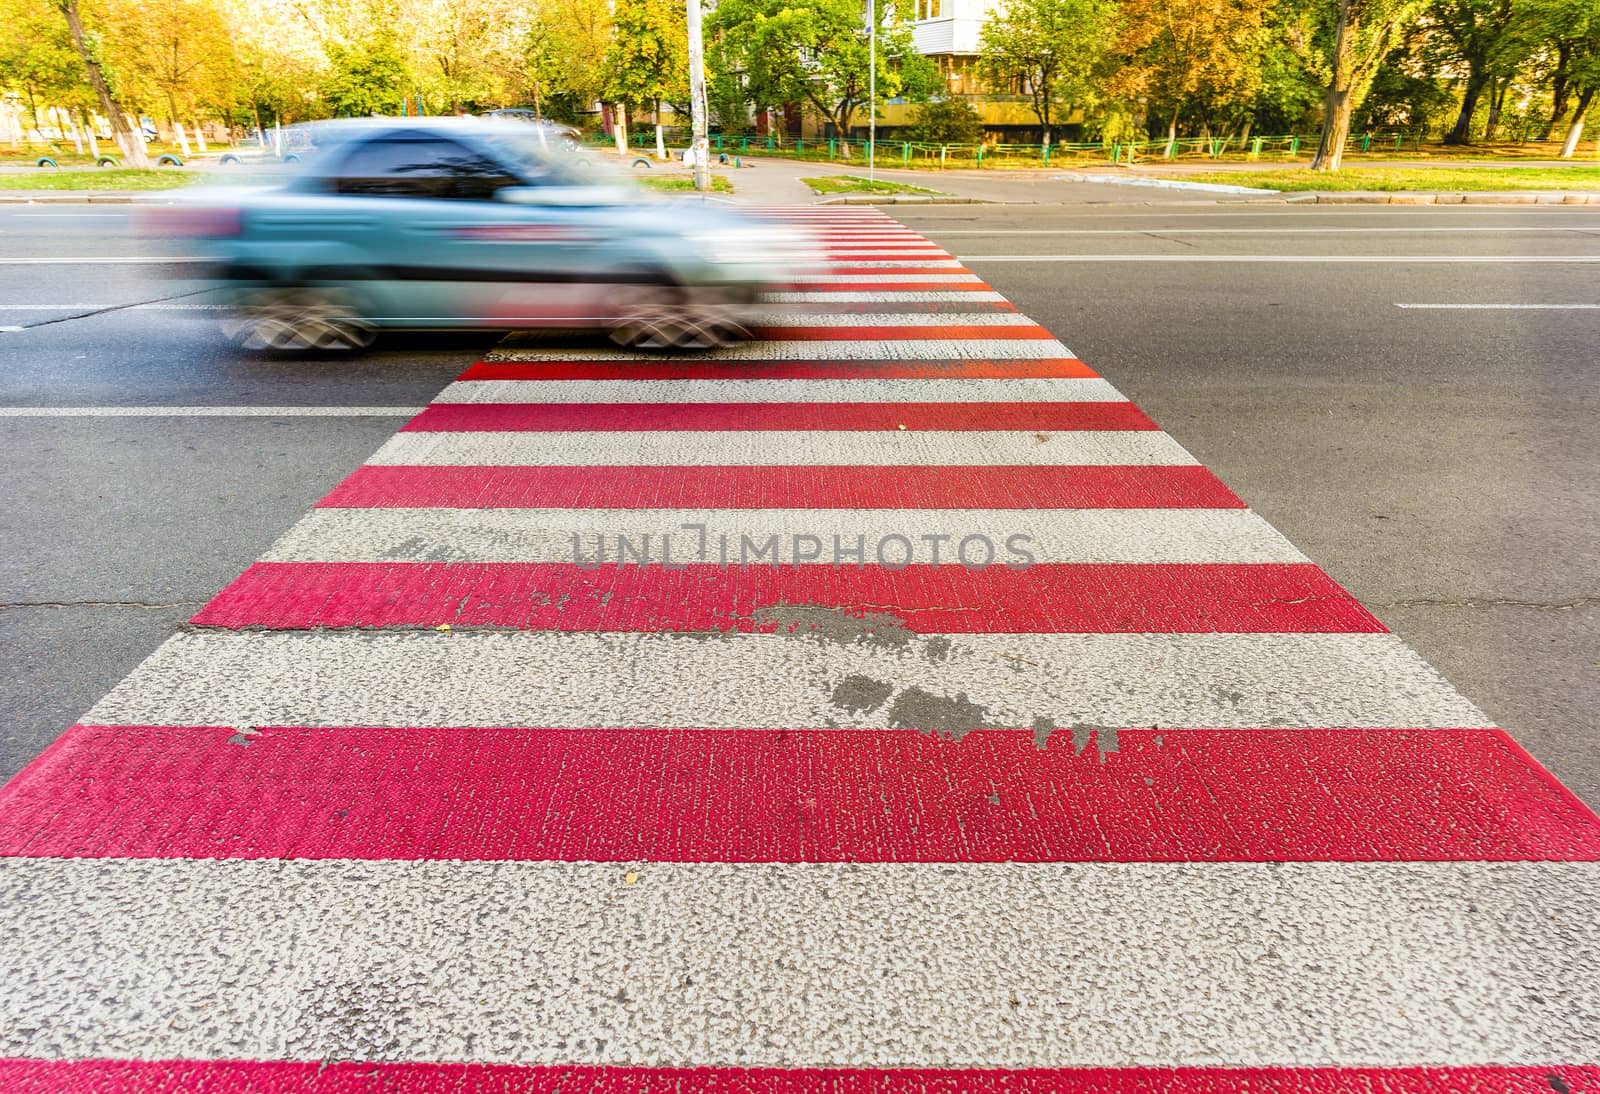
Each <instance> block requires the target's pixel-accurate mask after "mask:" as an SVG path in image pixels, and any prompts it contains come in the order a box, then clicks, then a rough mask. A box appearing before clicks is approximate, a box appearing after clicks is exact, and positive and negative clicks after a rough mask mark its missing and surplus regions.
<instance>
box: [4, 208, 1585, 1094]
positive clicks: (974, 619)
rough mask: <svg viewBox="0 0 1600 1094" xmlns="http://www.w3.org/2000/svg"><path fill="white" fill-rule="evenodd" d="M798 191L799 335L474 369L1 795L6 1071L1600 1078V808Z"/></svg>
mask: <svg viewBox="0 0 1600 1094" xmlns="http://www.w3.org/2000/svg"><path fill="white" fill-rule="evenodd" d="M771 215H772V216H774V217H776V218H777V219H779V220H780V221H783V222H785V223H787V224H791V225H798V226H801V227H805V228H808V229H811V230H813V231H814V232H816V233H817V234H818V237H819V241H820V244H821V246H822V247H823V248H824V250H825V251H826V253H827V254H828V255H829V258H830V262H831V265H829V266H828V267H826V268H825V269H823V268H819V269H818V270H817V271H816V272H803V273H802V274H800V275H798V276H797V278H796V280H795V283H793V284H791V285H788V286H786V287H785V288H784V289H783V291H782V292H779V293H774V294H772V297H771V300H770V303H771V305H772V306H773V308H774V312H773V314H772V315H771V316H768V317H766V330H765V332H764V333H766V334H767V335H769V338H768V339H767V340H765V341H760V342H753V343H750V344H747V345H743V346H739V347H734V348H731V349H727V350H721V351H716V352H710V353H703V354H690V355H685V356H679V357H670V358H661V357H648V358H646V357H640V356H638V355H632V354H629V353H626V352H623V351H612V350H597V349H584V350H576V351H575V350H572V349H570V348H562V349H559V350H556V349H539V348H518V347H517V346H515V345H508V346H507V347H506V348H504V349H502V350H500V351H498V352H496V353H494V354H492V355H491V356H490V359H489V360H486V361H483V362H479V363H478V364H475V365H473V366H472V367H471V368H469V369H468V370H467V371H466V372H465V373H463V374H462V376H461V377H460V378H459V379H458V380H457V381H456V382H454V383H452V384H451V385H450V386H449V387H447V388H446V389H445V390H444V391H443V392H441V393H440V395H439V397H438V398H437V399H436V400H435V401H434V402H433V403H432V404H431V405H430V406H429V407H428V408H427V409H426V410H425V411H424V412H423V413H422V414H420V415H418V416H417V417H416V418H415V419H413V420H412V421H411V422H410V423H408V424H407V425H406V426H405V427H404V428H403V429H402V430H401V431H400V432H399V433H397V434H396V435H395V437H393V438H392V439H391V440H390V441H388V442H387V443H386V444H385V445H384V446H383V447H382V448H381V449H380V450H379V451H378V452H377V453H376V454H375V455H374V456H373V457H372V458H371V459H370V460H369V461H368V462H367V463H366V464H365V465H364V466H362V467H360V468H358V469H356V470H355V471H354V472H353V473H352V474H351V475H350V476H349V477H348V478H347V479H346V480H345V481H344V482H343V483H341V484H340V485H339V486H338V487H337V488H335V489H334V490H333V491H332V493H330V494H329V495H328V497H327V498H325V499H324V500H323V501H322V502H321V503H319V505H318V506H317V507H316V508H315V509H314V510H312V512H310V513H309V514H307V515H306V516H305V518H304V519H303V520H301V521H300V522H299V523H298V524H296V525H295V526H294V527H293V528H291V529H290V530H288V532H287V533H286V534H285V535H284V536H283V537H282V538H281V539H280V540H279V541H278V542H277V543H276V544H274V545H273V547H272V548H271V549H270V550H269V551H268V552H267V554H266V555H265V556H264V557H263V558H262V559H261V560H260V561H259V562H257V563H256V564H254V565H252V566H251V567H250V568H249V569H248V570H246V571H245V572H244V574H242V575H241V576H240V577H239V578H238V579H237V580H236V581H234V582H233V583H232V584H230V585H229V586H228V588H226V589H225V590H223V591H222V592H221V593H220V594H219V595H218V596H217V597H216V598H215V599H213V600H212V601H211V602H210V603H209V604H207V605H206V606H205V607H204V608H203V609H202V610H201V611H200V612H199V613H198V614H197V615H196V616H195V617H194V619H193V620H192V621H191V624H190V625H189V626H188V627H186V628H185V629H184V631H183V632H182V633H180V634H178V635H175V636H174V637H173V638H171V639H170V640H169V641H168V642H166V643H165V644H163V645H162V646H161V647H160V648H159V649H158V650H157V651H156V652H155V653H153V654H152V655H151V656H150V657H149V658H148V659H147V660H146V661H145V662H144V663H143V664H142V665H140V666H139V667H138V668H137V669H135V670H134V672H133V673H131V674H130V675H129V676H128V678H127V679H125V680H124V681H123V682H122V683H120V684H119V685H117V686H116V687H115V688H113V689H112V690H111V692H110V693H108V694H107V695H106V696H105V697H104V698H103V699H102V700H101V701H100V702H99V703H97V704H96V705H95V707H94V708H93V709H92V710H90V711H89V712H88V713H87V714H86V715H85V716H84V718H83V720H82V722H81V724H79V725H77V726H74V727H72V728H71V729H69V730H68V731H67V732H66V733H65V734H63V736H62V737H61V738H60V739H58V740H57V741H56V742H55V743H54V744H53V745H52V746H51V747H50V748H49V749H47V750H46V752H45V753H44V754H43V755H41V756H40V757H39V758H38V759H37V760H36V761H35V762H34V763H33V764H32V765H31V766H30V767H28V768H27V769H26V770H25V771H23V772H22V773H21V774H20V775H18V776H17V777H16V778H15V779H14V780H12V782H11V783H10V784H8V785H7V786H6V787H5V788H4V789H3V790H0V855H3V856H4V858H3V859H0V908H3V909H4V916H5V924H6V929H5V930H4V931H0V1090H4V1091H29V1092H32V1091H41V1092H42V1091H57V1090H83V1091H87V1090H132V1091H148V1092H156V1091H161V1092H177V1091H191V1090H203V1091H229V1092H241V1094H243V1092H254V1091H270V1092H273V1094H278V1092H287V1091H331V1092H339V1094H346V1092H356V1091H361V1092H368V1091H372V1092H376V1091H407V1092H412V1091H428V1090H443V1089H448V1090H451V1091H485V1092H487V1091H513V1090H516V1091H572V1090H603V1091H699V1090H720V1091H750V1092H758V1091H759V1092H775V1091H811V1090H826V1091H834V1092H839V1094H845V1092H850V1094H854V1092H857V1091H860V1092H867V1091H871V1092H876V1094H886V1092H899V1091H965V1090H984V1091H1101V1090H1110V1091H1126V1092H1133V1091H1168V1092H1174V1094H1223V1092H1230V1094H1242V1092H1246V1091H1248V1092H1261V1091H1271V1092H1280V1091H1281V1092H1284V1094H1288V1092H1290V1091H1295V1092H1299V1091H1316V1092H1322V1094H1345V1092H1352V1094H1353V1092H1363V1094H1372V1092H1375V1091H1385V1092H1388V1091H1417V1092H1422V1091H1440V1090H1450V1091H1457V1090H1459V1091H1482V1092H1490V1091H1494V1092H1499V1091H1530V1092H1531V1091H1549V1090H1556V1091H1581V1090H1589V1089H1597V1088H1600V934H1597V927H1600V865H1597V863H1600V820H1597V819H1596V817H1595V816H1594V814H1593V813H1591V812H1590V811H1589V810H1588V809H1587V808H1586V807H1585V806H1584V805H1583V804H1582V803H1581V802H1579V801H1578V800H1577V799H1576V798H1574V797H1573V796H1572V795H1571V794H1570V793H1569V792H1567V791H1566V790H1565V789H1564V788H1563V787H1561V786H1560V784H1559V783H1557V782H1556V781H1555V780H1554V779H1553V778H1552V777H1551V776H1550V775H1549V774H1548V773H1546V772H1545V771H1544V770H1543V769H1542V768H1540V767H1539V766H1538V764H1537V763H1535V762H1534V761H1533V760H1532V759H1530V758H1529V757H1528V756H1527V755H1526V754H1525V753H1524V752H1523V751H1522V750H1521V749H1520V748H1518V747H1517V746H1516V745H1515V744H1514V743H1513V742H1512V741H1511V739H1510V738H1509V737H1508V736H1507V735H1506V734H1504V733H1503V732H1501V731H1500V730H1498V729H1496V728H1494V727H1493V726H1492V725H1491V724H1490V723H1489V722H1488V721H1487V719H1486V718H1485V717H1484V715H1483V714H1482V713H1481V712H1480V711H1478V710H1477V709H1476V708H1475V707H1473V706H1472V704H1470V703H1469V702H1467V701H1466V700H1465V699H1463V698H1462V697H1461V696H1460V695H1459V694H1458V693H1457V692H1456V691H1455V690H1454V689H1453V688H1451V687H1450V685H1449V684H1448V683H1446V682H1445V681H1444V680H1443V679H1441V678H1440V677H1439V676H1438V674H1437V673H1435V672H1434V671H1433V670H1432V669H1431V668H1430V667H1429V666H1428V665H1427V664H1425V663H1424V662H1423V661H1422V660H1421V659H1420V658H1419V657H1418V656H1417V655H1416V654H1415V653H1414V652H1413V651H1411V650H1410V649H1409V648H1408V647H1407V646H1406V645H1405V644H1404V643H1402V642H1401V641H1400V640H1399V639H1398V638H1396V637H1395V636H1394V635H1392V634H1390V633H1388V632H1387V631H1386V630H1385V629H1384V627H1383V626H1382V624H1381V623H1380V622H1379V621H1378V620H1377V619H1376V618H1375V617H1373V616H1372V615H1371V614H1370V613H1369V612H1368V611H1366V609H1364V608H1363V607H1362V606H1361V605H1360V604H1359V603H1358V602H1357V601H1355V600H1354V598H1352V597H1351V596H1350V595H1349V594H1348V593H1346V592H1345V591H1344V590H1343V589H1341V588H1340V587H1339V586H1338V584H1337V583H1336V582H1334V581H1333V580H1332V579H1331V578H1329V577H1328V576H1327V575H1326V574H1325V573H1323V571H1322V570H1320V569H1319V568H1318V567H1317V566H1315V565H1314V564H1313V563H1311V562H1310V561H1308V560H1307V559H1306V558H1305V557H1304V556H1303V555H1302V554H1301V553H1300V552H1299V551H1297V550H1296V549H1295V548H1294V547H1293V546H1292V545H1291V544H1290V543H1288V542H1287V541H1286V540H1285V539H1284V538H1283V537H1282V536H1281V535H1280V534H1279V533H1277V532H1276V531H1275V530H1273V529H1272V528H1271V527H1270V526H1269V525H1268V524H1266V522H1264V521H1263V520H1261V518H1260V517H1258V516H1257V515H1256V514H1254V513H1253V512H1251V511H1250V510H1249V509H1248V508H1246V507H1245V505H1244V503H1243V502H1242V501H1241V500H1240V499H1239V498H1238V497H1236V496H1235V495H1234V494H1233V493H1232V492H1231V491H1230V490H1228V488H1227V487H1226V486H1225V485H1224V484H1222V483H1221V482H1220V481H1218V480H1217V479H1216V477H1215V476H1213V475H1212V474H1211V473H1210V472H1209V471H1207V470H1206V469H1205V468H1204V467H1201V466H1199V465H1198V464H1197V462H1196V461H1195V460H1194V459H1193V457H1192V456H1190V455H1189V454H1188V453H1187V452H1185V451H1184V450H1183V449H1182V448H1181V447H1180V446H1179V445H1178V444H1177V442H1176V441H1174V440H1173V439H1172V438H1171V437H1169V436H1168V435H1167V434H1166V433H1164V432H1162V431H1161V430H1160V429H1159V428H1158V427H1157V426H1156V425H1155V424H1154V423H1153V422H1151V421H1150V420H1149V419H1148V418H1147V417H1146V416H1145V415H1144V414H1143V413H1142V412H1141V411H1140V410H1139V409H1138V408H1137V407H1136V406H1134V405H1133V404H1132V403H1130V402H1129V401H1128V400H1126V399H1125V398H1124V397H1123V396H1122V395H1121V394H1120V393H1119V392H1118V391H1117V390H1116V389H1115V388H1114V387H1113V386H1112V385H1111V384H1109V383H1108V382H1107V381H1105V380H1104V379H1102V378H1101V377H1099V376H1098V375H1096V374H1095V373H1094V372H1093V371H1092V370H1090V369H1089V368H1088V367H1087V366H1086V365H1084V364H1083V362H1081V361H1079V360H1077V359H1076V358H1075V357H1074V356H1073V355H1072V353H1071V351H1070V350H1068V349H1067V347H1066V346H1064V345H1062V344H1061V343H1060V342H1059V341H1057V340H1056V338H1055V336H1054V335H1053V334H1051V333H1050V332H1048V331H1045V330H1044V329H1043V328H1041V327H1039V326H1038V325H1037V324H1034V323H1033V322H1032V321H1031V320H1029V319H1027V318H1026V317H1024V316H1021V315H1020V314H1018V313H1016V311H1015V309H1013V308H1012V307H1011V306H1010V305H1009V304H1008V303H1007V302H1005V301H1004V299H1003V298H1002V297H1001V296H1000V295H999V294H998V293H996V292H995V291H994V290H993V289H992V288H990V287H989V286H988V285H986V284H984V283H983V282H982V281H981V280H980V279H979V278H977V277H976V276H974V275H972V274H970V273H968V272H967V271H965V270H964V269H962V268H961V267H960V264H959V263H958V262H957V261H956V260H954V259H952V258H950V257H949V256H948V254H946V253H945V252H944V251H942V250H941V249H939V248H938V247H936V246H934V245H933V244H931V243H929V242H928V241H927V240H926V239H924V238H923V237H921V236H919V235H917V234H916V233H914V232H911V231H909V230H908V229H905V228H902V227H901V226H900V225H898V224H897V223H896V222H894V221H893V220H892V219H890V218H889V217H887V216H885V215H883V214H882V213H879V212H877V211H875V210H871V209H839V208H831V209H824V208H820V207H810V208H803V209H789V210H778V211H774V212H773V213H772V214H771ZM906 263H909V264H910V265H911V266H913V267H915V268H914V269H909V270H908V268H907V267H906V265H905V264H906Z"/></svg>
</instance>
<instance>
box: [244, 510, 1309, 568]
mask: <svg viewBox="0 0 1600 1094" xmlns="http://www.w3.org/2000/svg"><path fill="white" fill-rule="evenodd" d="M695 525H703V526H704V528H705V531H704V537H705V538H704V540H703V541H702V539H701V532H700V531H699V530H698V529H696V528H695V527H694V526H695ZM974 533H977V534H981V535H986V536H988V537H989V539H990V541H991V542H993V543H994V544H995V545H996V548H997V551H999V550H1000V547H1001V545H1002V544H1003V542H1004V540H1005V538H1006V537H1007V536H1009V535H1015V534H1018V533H1020V534H1023V535H1026V536H1029V537H1030V540H1031V542H1030V543H1029V545H1028V549H1029V551H1031V552H1032V553H1033V555H1034V557H1035V558H1036V559H1037V560H1038V561H1039V562H1125V563H1165V562H1178V563H1218V562H1224V563H1225V562H1304V561H1306V559H1305V556H1304V555H1302V554H1301V553H1300V552H1299V551H1297V550H1296V549H1295V548H1294V546H1293V545H1292V544H1290V543H1289V541H1288V540H1286V539H1284V538H1283V536H1282V535H1280V534H1279V533H1278V532H1277V531H1276V530H1275V529H1273V527H1272V526H1271V525H1269V524H1268V523H1267V522H1266V521H1264V520H1262V519H1261V518H1260V517H1258V516H1256V515H1255V514H1254V513H1252V512H1250V511H1248V510H1245V509H1021V510H1015V509H1011V510H1006V509H999V510H996V509H918V510H915V511H907V510H904V509H736V510H730V509H581V508H578V509H313V510H312V511H311V512H310V513H308V514H307V515H306V516H305V517H303V518H302V519H301V520H300V522H299V523H298V524H296V525H295V526H294V527H293V528H292V529H290V530H289V532H288V533H287V534H285V535H284V536H283V537H282V538H281V539H279V540H278V542H277V543H275V544H273V546H272V549H271V550H269V551H268V552H267V553H266V555H265V556H263V561H266V562H579V561H581V562H585V563H588V562H592V561H594V560H595V557H596V550H597V547H596V537H598V536H603V537H604V539H605V544H606V547H605V549H606V551H607V552H608V557H611V558H613V559H615V557H616V555H617V553H618V551H619V548H618V547H617V539H616V537H617V536H619V535H621V536H626V537H627V538H628V541H629V543H631V544H634V545H635V547H634V549H637V550H643V548H642V547H641V546H640V545H642V544H644V542H645V540H644V538H643V537H644V536H646V535H648V536H649V537H650V540H649V547H648V550H649V551H650V553H651V557H652V558H656V559H659V558H660V557H661V556H662V552H663V551H664V550H665V551H670V553H671V556H672V559H673V560H674V561H676V562H701V561H705V562H718V561H719V556H720V554H721V552H722V547H721V544H722V542H723V539H722V537H727V542H728V544H729V545H730V546H729V547H728V550H730V551H732V552H735V553H736V552H737V551H738V544H739V537H740V536H749V537H751V539H752V540H754V541H756V542H761V541H764V540H765V539H766V538H767V537H768V536H773V535H776V536H777V537H778V539H779V549H778V561H779V562H781V563H785V564H788V563H791V562H793V561H795V559H794V545H795V541H794V537H795V536H797V535H798V536H806V535H811V536H816V537H817V538H818V539H820V540H821V541H822V544H823V547H822V552H823V557H822V558H813V559H809V561H811V562H814V563H816V564H818V565H832V564H833V544H834V537H835V536H837V537H839V542H840V544H841V546H842V547H843V548H844V549H847V550H849V549H854V548H855V547H856V546H857V545H858V543H859V542H860V540H859V537H862V536H865V537H866V543H868V544H876V543H878V542H879V541H880V540H882V539H883V538H884V537H885V536H888V535H893V534H899V535H909V536H915V537H921V536H937V535H946V536H949V537H950V539H949V540H948V542H946V543H944V544H943V545H942V549H941V554H940V559H941V562H949V561H950V560H954V559H957V558H958V556H957V554H956V551H957V549H958V544H959V543H960V541H961V539H962V538H963V537H964V536H968V535H972V534H974ZM574 536H577V537H579V538H578V542H577V544H576V547H577V550H574V547H575V544H574V541H573V537H574ZM664 537H670V540H664ZM802 542H803V541H802ZM923 542H925V541H921V540H919V544H921V543H923ZM702 546H703V547H704V550H705V557H704V558H701V557H700V550H701V548H702ZM924 550H926V549H924ZM981 550H982V544H981V543H978V542H974V543H973V544H972V547H971V552H972V553H971V555H970V556H969V557H970V558H971V559H973V560H974V561H978V560H980V559H981V554H980V552H981ZM925 561H927V559H925Z"/></svg>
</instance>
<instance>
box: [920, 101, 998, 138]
mask: <svg viewBox="0 0 1600 1094" xmlns="http://www.w3.org/2000/svg"><path fill="white" fill-rule="evenodd" d="M899 136H901V137H902V138H903V139H904V140H908V141H919V142H922V143H926V144H977V143H978V142H979V141H981V140H983V120H982V119H981V118H979V117H978V112H977V111H976V110H974V109H973V108H972V104H971V103H969V102H967V100H965V99H937V100H934V101H933V102H926V103H923V104H922V105H921V106H919V107H917V112H916V114H915V115H914V116H913V117H912V119H911V124H910V125H909V126H907V127H906V128H905V130H904V131H903V132H902V133H900V134H899Z"/></svg>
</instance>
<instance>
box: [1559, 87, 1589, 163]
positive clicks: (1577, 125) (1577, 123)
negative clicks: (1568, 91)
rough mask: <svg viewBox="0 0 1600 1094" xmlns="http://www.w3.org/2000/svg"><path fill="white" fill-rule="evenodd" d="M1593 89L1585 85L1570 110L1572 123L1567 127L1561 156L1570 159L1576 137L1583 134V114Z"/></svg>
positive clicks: (1574, 149) (1576, 141)
mask: <svg viewBox="0 0 1600 1094" xmlns="http://www.w3.org/2000/svg"><path fill="white" fill-rule="evenodd" d="M1594 91H1595V89H1594V88H1592V87H1586V88H1584V89H1583V92H1582V93H1581V94H1579V96H1578V105H1577V108H1576V109H1574V110H1573V112H1572V124H1571V125H1570V126H1569V127H1568V128H1567V139H1566V143H1564V144H1562V146H1561V158H1562V159H1564V160H1570V159H1571V158H1572V155H1573V153H1574V152H1576V151H1577V150H1578V139H1579V138H1580V137H1582V136H1583V116H1584V115H1585V114H1587V113H1588V112H1589V103H1590V102H1591V101H1592V100H1593V99H1594Z"/></svg>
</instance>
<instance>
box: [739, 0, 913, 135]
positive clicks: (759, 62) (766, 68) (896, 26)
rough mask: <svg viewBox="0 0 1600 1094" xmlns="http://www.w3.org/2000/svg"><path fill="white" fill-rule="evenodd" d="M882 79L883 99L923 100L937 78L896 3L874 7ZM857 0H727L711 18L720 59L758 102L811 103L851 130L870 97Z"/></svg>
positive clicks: (840, 129)
mask: <svg viewBox="0 0 1600 1094" xmlns="http://www.w3.org/2000/svg"><path fill="white" fill-rule="evenodd" d="M875 10H876V12H877V19H878V35H877V37H878V56H877V61H878V64H877V84H878V95H879V96H880V97H881V98H885V99H892V98H907V99H912V100H920V99H924V98H926V97H927V96H928V94H929V93H930V92H931V91H932V89H933V88H934V86H935V85H936V84H937V82H938V74H937V72H936V70H935V69H934V67H933V63H932V62H931V61H929V60H928V58H926V57H924V56H922V54H920V53H918V52H917V51H916V50H915V49H913V48H912V46H911V31H910V28H908V27H907V26H906V25H905V24H904V22H902V21H900V20H899V17H898V16H896V15H894V14H893V12H894V10H895V9H894V8H893V6H892V5H890V4H887V3H879V4H877V5H876V9H875ZM865 14H866V4H865V3H862V2H860V0H809V2H808V3H806V4H801V5H793V6H791V0H723V2H722V3H721V4H720V5H718V7H717V10H716V12H715V13H714V14H713V15H712V17H711V19H710V21H709V27H708V29H709V31H710V34H711V36H712V37H713V39H716V38H719V37H720V41H719V42H718V43H717V57H718V60H719V62H720V63H721V64H722V65H723V66H724V67H725V68H726V69H728V70H736V71H740V72H742V73H743V74H744V81H745V82H744V86H745V91H746V94H747V95H748V96H749V97H750V100H751V102H752V104H753V105H755V106H756V107H758V108H761V107H774V106H781V105H782V104H784V103H791V102H801V101H804V102H808V103H810V104H811V105H812V106H813V107H815V108H816V109H817V111H818V112H819V113H821V114H822V115H823V116H824V117H826V118H827V119H828V120H829V121H830V122H832V123H833V126H834V128H835V130H837V132H838V133H839V134H840V135H841V136H845V137H848V136H849V135H850V125H851V122H852V120H853V119H854V118H855V113H856V111H857V110H858V109H859V108H860V107H861V106H862V105H863V104H864V103H865V102H866V101H867V87H868V75H869V73H868V32H867V22H866V17H865Z"/></svg>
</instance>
